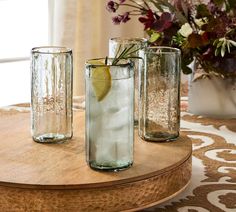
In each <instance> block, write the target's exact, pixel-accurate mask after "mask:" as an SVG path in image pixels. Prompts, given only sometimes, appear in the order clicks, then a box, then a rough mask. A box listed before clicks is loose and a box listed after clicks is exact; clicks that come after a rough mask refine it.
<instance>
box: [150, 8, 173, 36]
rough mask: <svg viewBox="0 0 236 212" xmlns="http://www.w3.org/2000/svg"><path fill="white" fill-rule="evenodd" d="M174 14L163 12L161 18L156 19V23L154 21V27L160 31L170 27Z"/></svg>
mask: <svg viewBox="0 0 236 212" xmlns="http://www.w3.org/2000/svg"><path fill="white" fill-rule="evenodd" d="M172 19H173V17H172V15H171V14H170V13H168V12H164V13H162V14H161V16H160V19H159V20H156V21H155V23H153V29H155V30H156V31H158V32H163V31H165V30H166V29H168V28H170V27H171V26H172Z"/></svg>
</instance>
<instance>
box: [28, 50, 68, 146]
mask: <svg viewBox="0 0 236 212" xmlns="http://www.w3.org/2000/svg"><path fill="white" fill-rule="evenodd" d="M31 74H32V75H31V133H32V137H33V140H34V141H36V142H40V143H57V142H62V141H65V140H66V139H70V138H71V137H72V50H71V49H68V48H65V47H50V46H49V47H37V48H33V49H32V52H31Z"/></svg>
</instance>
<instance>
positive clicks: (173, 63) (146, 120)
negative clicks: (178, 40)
mask: <svg viewBox="0 0 236 212" xmlns="http://www.w3.org/2000/svg"><path fill="white" fill-rule="evenodd" d="M140 56H141V57H142V58H143V59H144V64H143V68H142V69H141V70H142V71H141V72H140V105H139V106H140V107H139V136H140V137H141V138H143V139H144V140H148V141H160V142H161V141H170V140H175V139H176V138H177V137H178V136H179V129H180V66H181V52H180V50H179V49H175V48H170V47H149V48H146V49H145V50H141V51H140Z"/></svg>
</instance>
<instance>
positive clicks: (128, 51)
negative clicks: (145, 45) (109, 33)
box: [111, 44, 142, 65]
mask: <svg viewBox="0 0 236 212" xmlns="http://www.w3.org/2000/svg"><path fill="white" fill-rule="evenodd" d="M135 47H136V45H135V44H132V45H131V46H129V47H126V48H125V49H123V51H122V52H121V53H119V52H120V49H121V45H120V46H119V48H118V51H117V53H116V55H115V58H114V59H113V61H112V63H111V64H112V65H117V63H118V62H119V61H120V60H123V59H142V58H141V57H138V56H132V55H133V54H134V53H135V52H137V51H139V50H140V49H141V47H140V48H136V49H134V48H135Z"/></svg>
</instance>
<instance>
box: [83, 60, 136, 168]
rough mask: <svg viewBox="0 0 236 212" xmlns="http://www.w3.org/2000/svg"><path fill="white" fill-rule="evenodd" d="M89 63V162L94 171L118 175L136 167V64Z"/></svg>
mask: <svg viewBox="0 0 236 212" xmlns="http://www.w3.org/2000/svg"><path fill="white" fill-rule="evenodd" d="M109 64H110V61H108V65H105V64H104V60H101V59H94V60H89V61H88V62H87V63H86V160H87V163H88V165H89V166H90V167H91V168H93V169H99V170H111V171H118V170H122V169H125V168H128V167H130V166H131V165H132V164H133V143H134V129H133V126H134V117H133V116H134V114H133V112H134V104H133V98H134V90H133V88H134V71H133V64H132V63H129V62H126V61H122V62H120V63H119V64H117V65H109Z"/></svg>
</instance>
